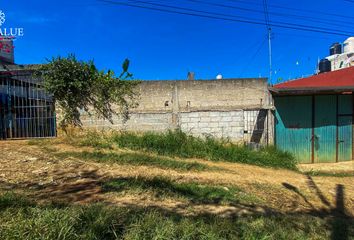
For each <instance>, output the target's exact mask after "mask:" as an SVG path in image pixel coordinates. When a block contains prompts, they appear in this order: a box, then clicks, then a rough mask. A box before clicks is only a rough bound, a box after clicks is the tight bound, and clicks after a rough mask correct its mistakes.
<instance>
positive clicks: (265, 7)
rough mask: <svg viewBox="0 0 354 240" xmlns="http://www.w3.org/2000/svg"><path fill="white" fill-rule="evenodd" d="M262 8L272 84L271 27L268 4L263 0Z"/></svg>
mask: <svg viewBox="0 0 354 240" xmlns="http://www.w3.org/2000/svg"><path fill="white" fill-rule="evenodd" d="M263 8H264V19H265V23H266V25H267V32H268V49H269V81H270V83H271V84H272V83H273V76H272V75H273V66H272V27H271V25H270V21H269V12H268V3H267V0H263Z"/></svg>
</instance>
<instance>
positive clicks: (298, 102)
mask: <svg viewBox="0 0 354 240" xmlns="http://www.w3.org/2000/svg"><path fill="white" fill-rule="evenodd" d="M275 107H276V109H277V111H276V122H275V124H276V128H275V141H276V145H277V147H278V148H279V149H281V150H283V151H288V152H290V153H292V154H293V155H294V156H295V157H296V159H298V160H299V161H300V162H302V163H311V162H312V160H311V137H312V97H311V96H291V97H288V96H284V97H276V98H275Z"/></svg>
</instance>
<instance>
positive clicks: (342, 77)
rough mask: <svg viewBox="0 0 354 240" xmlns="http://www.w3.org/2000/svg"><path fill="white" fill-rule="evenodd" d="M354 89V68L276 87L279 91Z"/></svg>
mask: <svg viewBox="0 0 354 240" xmlns="http://www.w3.org/2000/svg"><path fill="white" fill-rule="evenodd" d="M325 87H326V88H331V87H333V88H340V87H354V67H349V68H344V69H341V70H337V71H333V72H328V73H322V74H318V75H314V76H311V77H307V78H300V79H296V80H292V81H288V82H285V83H280V84H276V85H274V88H277V89H304V88H325Z"/></svg>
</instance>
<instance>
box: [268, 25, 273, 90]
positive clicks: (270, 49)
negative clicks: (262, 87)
mask: <svg viewBox="0 0 354 240" xmlns="http://www.w3.org/2000/svg"><path fill="white" fill-rule="evenodd" d="M268 49H269V80H270V83H271V84H272V83H273V79H272V75H273V66H272V28H271V27H270V26H268Z"/></svg>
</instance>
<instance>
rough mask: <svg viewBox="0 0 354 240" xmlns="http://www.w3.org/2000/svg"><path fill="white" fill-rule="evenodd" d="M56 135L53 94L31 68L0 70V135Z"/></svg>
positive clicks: (2, 137)
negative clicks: (51, 94) (34, 75)
mask: <svg viewBox="0 0 354 240" xmlns="http://www.w3.org/2000/svg"><path fill="white" fill-rule="evenodd" d="M55 136H56V116H55V107H54V101H53V99H52V97H51V96H50V95H49V94H47V93H46V92H45V91H44V89H43V87H42V84H41V81H40V80H38V79H37V78H35V77H33V72H32V71H28V70H27V71H26V70H19V71H3V72H0V139H23V138H44V137H55Z"/></svg>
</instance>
